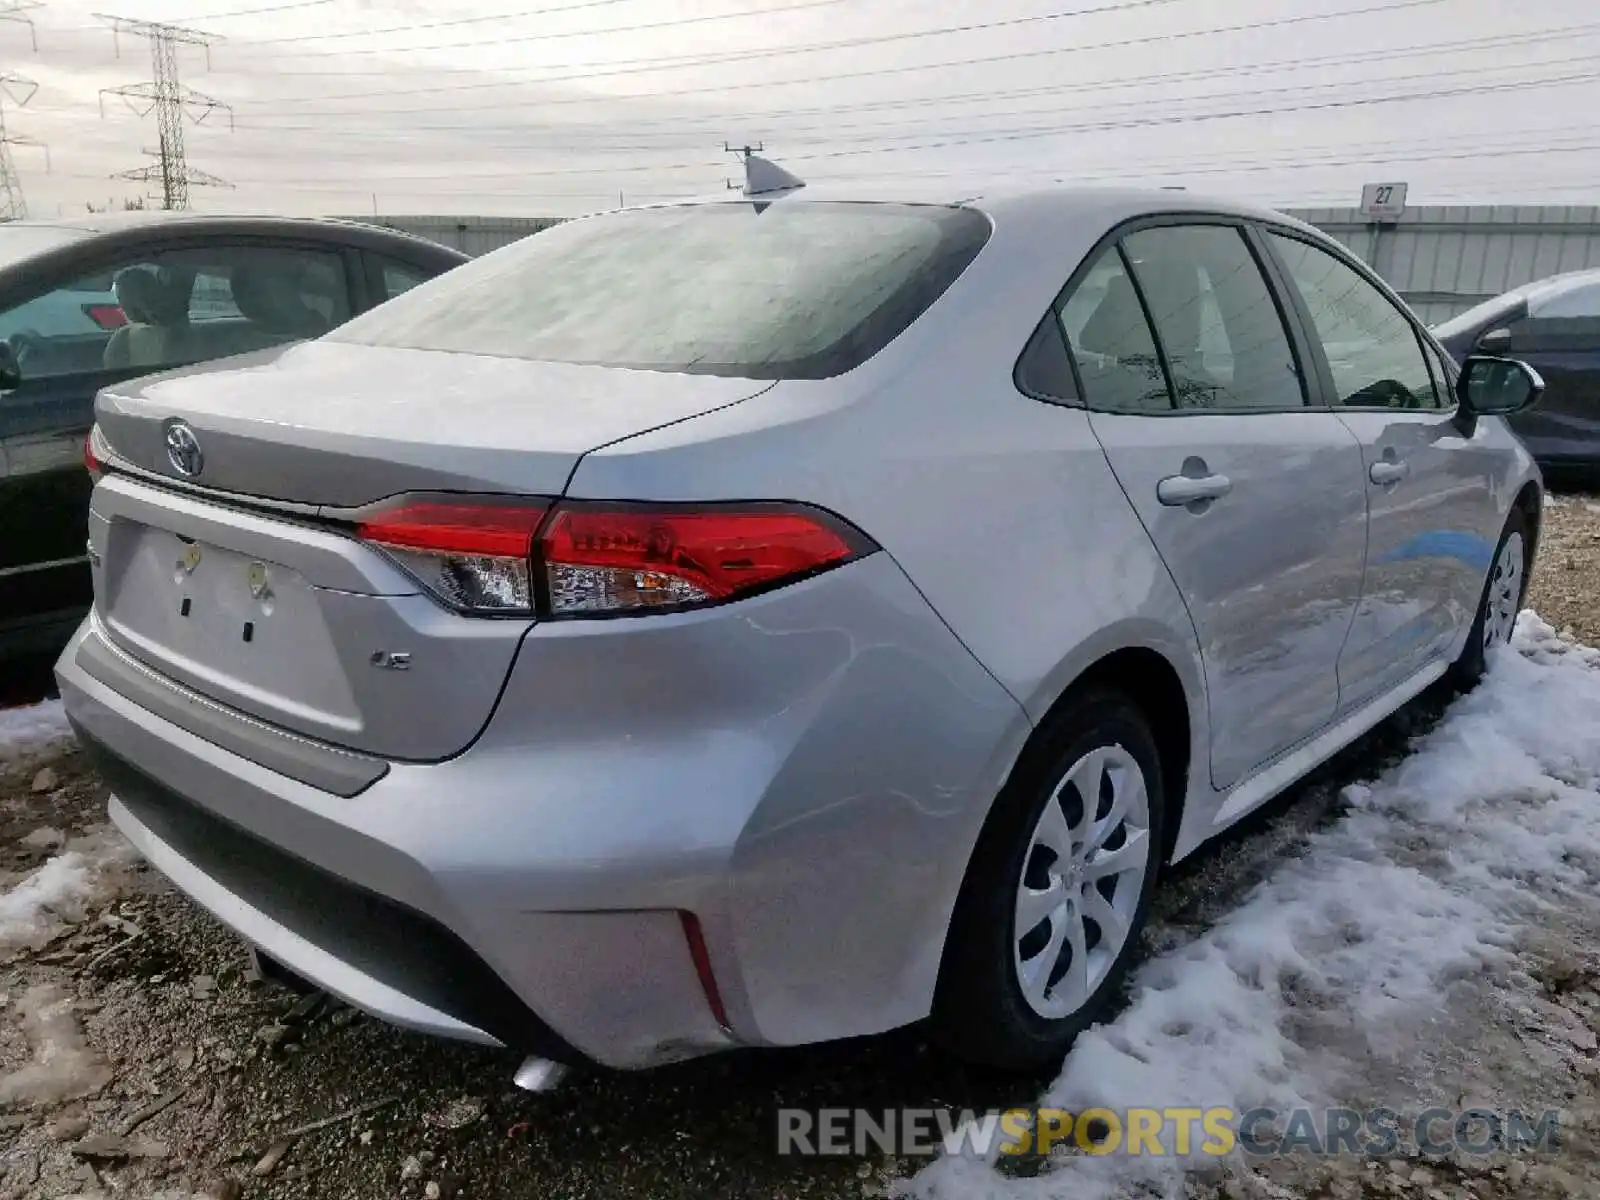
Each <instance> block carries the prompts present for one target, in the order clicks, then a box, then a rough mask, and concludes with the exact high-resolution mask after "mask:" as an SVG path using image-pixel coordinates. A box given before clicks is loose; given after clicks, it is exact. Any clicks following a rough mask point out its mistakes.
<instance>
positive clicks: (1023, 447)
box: [567, 211, 1209, 940]
mask: <svg viewBox="0 0 1600 1200" xmlns="http://www.w3.org/2000/svg"><path fill="white" fill-rule="evenodd" d="M1116 219H1117V217H1116V215H1115V213H1114V211H1108V212H1107V213H1106V214H1105V216H1104V220H1105V221H1106V222H1114V221H1115V220H1116ZM1104 228H1105V224H1103V223H1102V219H1101V218H1099V217H1097V216H1095V215H1094V214H1092V213H1091V214H1090V216H1089V218H1088V219H1087V220H1086V221H1085V222H1083V224H1082V227H1081V228H1079V227H1074V226H1065V227H1064V226H1063V225H1062V223H1061V222H1060V221H1059V220H1055V219H1053V217H1052V216H1051V214H1049V213H1048V212H1043V211H1040V212H1027V211H1025V212H1022V213H1020V214H1018V215H1017V217H1016V219H1015V220H1011V221H1009V222H1008V221H1006V220H1000V221H999V222H997V228H996V232H995V235H994V237H993V239H992V240H991V242H990V244H989V245H988V246H987V247H986V248H985V249H984V251H983V252H982V253H981V254H980V255H979V256H978V259H977V260H976V261H975V262H974V264H973V265H972V267H971V268H969V270H968V272H967V274H966V275H965V276H964V277H963V278H962V279H961V280H960V281H959V282H958V283H957V284H956V286H955V287H954V288H952V290H951V291H950V292H948V293H946V295H945V296H944V297H942V298H941V299H940V300H939V301H938V302H936V303H935V305H934V306H933V307H932V308H931V309H930V310H929V311H928V313H926V314H925V315H924V316H923V318H922V319H921V320H920V321H918V322H917V323H916V324H915V325H913V326H912V328H911V329H910V330H908V331H907V332H906V333H905V334H903V335H902V336H901V337H900V338H899V339H897V340H896V342H895V343H893V344H892V345H891V346H890V347H889V348H888V349H886V350H885V351H883V352H882V353H880V354H879V355H878V356H877V357H876V358H874V359H873V360H871V361H870V362H868V363H867V364H865V365H864V366H862V367H861V368H858V369H857V370H856V371H853V372H850V373H849V374H847V375H845V376H841V377H838V378H835V379H831V380H823V381H805V382H799V381H786V382H782V383H779V384H778V385H777V386H776V387H774V388H773V389H772V390H771V391H770V392H767V393H764V394H763V395H761V396H760V397H758V398H755V399H754V400H751V401H747V402H745V403H741V404H738V405H734V406H732V407H729V408H726V409H723V410H721V411H718V412H715V413H710V414H707V415H705V416H703V417H700V418H697V419H695V420H692V421H687V422H683V423H680V424H677V425H674V426H671V427H668V428H664V429H660V430H657V431H655V432H653V433H649V434H644V435H641V436H638V437H634V438H629V439H626V440H623V441H620V442H617V443H614V444H612V445H610V446H607V447H604V448H601V449H599V450H596V451H593V452H591V453H590V454H588V455H586V456H585V457H584V459H583V460H582V461H581V462H580V463H579V465H578V468H577V470H576V471H575V472H574V475H573V479H572V481H571V483H570V485H569V489H568V493H567V494H568V495H569V496H572V497H575V498H593V499H600V498H617V497H630V498H637V499H652V500H676V501H692V500H721V499H788V500H799V501H805V502H808V503H812V504H817V505H821V506H823V507H825V508H827V509H830V510H832V511H834V512H836V513H839V514H840V515H842V516H844V517H846V518H847V519H849V520H851V521H852V522H854V523H856V524H857V525H859V526H860V527H861V528H862V529H863V530H864V531H865V532H866V533H867V534H869V535H870V536H871V537H872V538H873V539H874V540H876V541H877V542H878V544H879V545H881V546H882V547H883V548H884V549H885V551H886V552H887V553H888V554H889V555H890V556H892V557H893V559H894V560H895V562H897V563H898V564H899V566H900V567H901V568H902V569H903V570H904V571H905V573H906V574H907V575H908V576H909V578H910V580H911V581H912V582H913V584H914V585H915V586H916V588H917V589H918V590H919V591H920V592H921V594H922V596H923V598H925V599H926V600H927V602H928V603H929V604H930V605H931V606H932V608H933V609H934V610H935V611H936V612H937V613H938V615H939V616H940V617H941V618H942V619H943V620H944V621H945V622H946V623H947V624H948V625H949V627H950V628H951V629H952V630H953V632H954V633H955V634H956V636H957V637H958V638H959V639H960V641H961V642H962V643H963V644H964V645H965V647H966V648H967V650H968V651H970V653H971V654H972V655H973V656H974V657H975V658H976V660H977V661H978V662H979V663H980V664H982V666H983V667H984V668H985V669H986V670H987V671H989V672H990V673H991V674H992V675H993V676H994V678H995V679H996V680H998V681H999V683H1000V684H1001V685H1002V686H1003V687H1004V688H1005V689H1006V691H1007V692H1009V693H1010V695H1011V696H1012V697H1014V698H1015V700H1016V701H1017V703H1018V705H1019V706H1020V707H1021V709H1022V710H1023V711H1024V712H1025V714H1026V718H1027V720H1028V721H1029V722H1037V721H1038V720H1039V719H1040V718H1041V717H1043V716H1044V714H1045V713H1047V712H1048V711H1049V709H1050V707H1051V705H1052V704H1053V703H1054V702H1055V701H1056V700H1057V699H1058V698H1059V697H1060V695H1061V694H1062V692H1063V691H1064V690H1065V689H1066V688H1067V687H1068V686H1069V685H1070V684H1071V682H1072V681H1073V680H1074V679H1076V678H1077V677H1078V676H1079V675H1080V674H1081V673H1082V672H1083V671H1084V670H1085V669H1086V668H1087V667H1089V666H1090V665H1092V664H1093V663H1094V662H1095V661H1096V660H1098V659H1099V658H1101V657H1102V656H1104V655H1106V654H1108V653H1110V652H1112V651H1114V650H1117V649H1122V648H1125V647H1147V648H1150V649H1153V650H1155V651H1157V652H1158V653H1160V654H1161V655H1162V656H1163V657H1164V658H1166V659H1167V661H1168V662H1169V663H1171V664H1172V666H1173V668H1174V670H1175V671H1176V673H1177V674H1178V677H1179V679H1180V680H1181V682H1182V685H1183V688H1184V690H1185V693H1186V695H1187V696H1188V698H1189V709H1190V713H1191V722H1190V724H1191V738H1192V745H1194V746H1198V747H1204V746H1205V745H1206V739H1207V732H1206V726H1205V717H1204V714H1205V705H1204V701H1203V696H1204V690H1203V678H1202V673H1201V668H1200V664H1199V653H1198V645H1197V643H1196V640H1195V636H1194V632H1193V628H1192V626H1191V625H1190V622H1189V619H1188V615H1187V613H1186V611H1185V610H1184V607H1183V604H1182V601H1181V599H1180V597H1179V595H1178V593H1177V591H1176V588H1175V587H1174V585H1173V583H1172V580H1171V578H1170V576H1169V575H1168V574H1167V572H1166V569H1165V567H1164V566H1163V565H1162V563H1161V561H1160V558H1159V557H1158V556H1157V554H1156V552H1155V550H1154V548H1153V547H1152V546H1151V544H1150V542H1149V539H1148V537H1147V536H1146V534H1145V533H1144V530H1143V528H1142V527H1141V526H1140V525H1139V523H1138V520H1137V517H1136V515H1135V514H1134V513H1133V511H1132V510H1131V508H1130V506H1129V505H1128V502H1127V499H1126V497H1125V496H1124V495H1123V493H1122V492H1121V490H1120V488H1119V487H1118V485H1117V483H1116V481H1115V478H1114V477H1113V476H1112V474H1111V471H1110V468H1109V466H1108V464H1107V462H1106V459H1105V455H1104V452H1103V451H1102V450H1101V448H1100V445H1099V443H1098V442H1097V441H1096V439H1095V437H1094V435H1093V432H1092V430H1091V429H1090V428H1089V424H1088V421H1087V419H1086V415H1085V413H1084V412H1083V411H1081V410H1079V409H1074V408H1068V407H1063V406H1059V405H1050V404H1045V403H1041V402H1039V401H1036V400H1033V399H1030V398H1029V397H1026V396H1024V395H1022V394H1021V393H1020V392H1018V391H1017V390H1016V388H1015V386H1014V385H1013V382H1012V367H1013V365H1014V363H1015V360H1016V357H1017V355H1018V354H1019V353H1020V352H1021V350H1022V348H1023V346H1024V345H1025V343H1026V342H1027V339H1028V337H1029V335H1030V334H1031V332H1032V330H1033V328H1034V326H1035V324H1036V323H1037V321H1038V319H1039V317H1040V316H1041V315H1042V314H1043V313H1044V312H1045V310H1046V308H1047V306H1048V305H1049V303H1050V301H1051V299H1052V298H1053V296H1054V295H1055V293H1056V292H1057V290H1059V288H1060V287H1061V285H1062V284H1063V283H1064V282H1065V281H1066V279H1067V277H1068V275H1069V274H1070V273H1071V271H1072V269H1073V267H1074V266H1076V264H1077V262H1078V260H1079V259H1080V258H1081V257H1082V255H1083V253H1085V252H1086V251H1087V249H1088V248H1089V247H1090V246H1091V245H1092V244H1093V242H1094V240H1095V239H1096V238H1097V237H1098V236H1099V234H1100V233H1101V232H1103V230H1104ZM1041 244H1042V245H1045V246H1047V247H1052V250H1051V253H1050V255H1049V257H1048V261H1041V258H1040V255H1039V253H1038V248H1039V246H1040V245H1041ZM886 701H888V702H891V703H892V702H893V698H892V697H886ZM907 708H908V711H910V705H909V703H908V705H907ZM1018 750H1020V743H1019V744H1017V745H1015V746H1011V747H1008V750H1007V758H1006V760H1005V761H1004V762H1002V763H1001V764H1000V768H999V770H998V771H996V772H994V773H993V774H992V775H991V776H990V778H989V779H988V783H987V784H986V786H984V787H983V788H975V789H974V790H973V792H972V794H971V795H970V796H968V797H966V798H965V799H964V801H963V805H962V807H961V809H960V811H958V812H955V813H951V814H949V816H948V819H947V820H946V827H947V830H948V836H947V838H946V840H945V846H946V848H947V849H946V852H945V854H946V857H945V859H944V860H943V861H941V862H939V863H937V864H932V865H933V866H934V868H935V869H934V870H933V871H931V872H930V871H928V870H926V869H925V868H919V869H918V871H917V873H916V876H915V877H914V878H913V877H911V876H907V877H906V878H904V879H901V880H898V881H897V882H898V883H899V884H902V885H904V886H903V887H899V888H897V887H896V886H894V882H892V881H891V880H889V879H887V878H886V880H885V886H884V894H885V896H886V897H889V896H895V897H897V899H898V902H899V903H904V904H914V905H917V906H919V907H922V908H924V909H925V911H926V912H927V913H928V917H927V920H928V923H929V924H928V927H929V930H930V933H929V936H937V937H939V938H940V939H941V940H942V937H943V930H944V928H945V926H946V924H947V922H948V915H949V910H950V906H951V905H952V904H953V902H954V898H955V892H956V889H957V887H958V886H959V883H960V880H961V877H962V875H963V873H964V872H965V869H966V863H967V859H968V857H969V855H970V850H971V847H972V845H973V843H974V841H975V840H976V836H977V833H978V830H979V828H980V827H981V824H982V821H983V819H984V818H985V817H986V816H987V813H988V811H989V808H990V806H991V804H992V801H993V796H994V793H995V791H996V790H997V789H998V787H999V786H1000V785H1001V783H1003V781H1004V777H1005V774H1006V773H1007V772H1008V771H1009V767H1010V763H1011V762H1012V761H1014V755H1015V753H1016V752H1017V751H1018ZM1199 753H1200V754H1201V755H1203V753H1204V751H1203V750H1201V751H1200V752H1199ZM1192 756H1193V754H1192ZM1198 761H1204V759H1203V757H1200V758H1199V759H1198ZM1202 776H1203V773H1202ZM1206 790H1207V793H1208V795H1207V799H1208V800H1209V788H1207V789H1206ZM864 852H866V853H869V854H871V855H876V856H879V859H878V861H877V862H876V863H875V864H874V865H873V866H872V867H870V868H867V869H876V870H879V871H888V870H890V868H886V867H885V866H884V864H883V863H882V861H881V848H879V847H871V848H866V849H865V850H864Z"/></svg>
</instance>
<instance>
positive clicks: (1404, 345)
mask: <svg viewBox="0 0 1600 1200" xmlns="http://www.w3.org/2000/svg"><path fill="white" fill-rule="evenodd" d="M1268 236H1269V237H1270V238H1271V240H1272V244H1273V247H1274V249H1275V250H1276V251H1277V253H1278V256H1279V257H1280V258H1281V259H1282V260H1283V263H1284V266H1285V267H1287V268H1288V271H1289V276H1290V278H1291V279H1292V280H1293V281H1294V285H1295V288H1296V289H1297V290H1298V291H1299V293H1300V296H1301V298H1302V299H1303V300H1304V301H1305V305H1306V308H1307V310H1309V312H1310V314H1311V321H1312V324H1313V325H1314V326H1315V328H1316V332H1317V337H1318V339H1319V340H1320V341H1321V342H1322V348H1323V351H1324V353H1326V355H1327V358H1328V366H1329V368H1330V369H1331V370H1332V372H1333V382H1334V388H1335V391H1336V396H1335V399H1334V403H1336V404H1338V405H1341V406H1343V407H1345V408H1438V407H1440V406H1441V400H1440V398H1439V396H1438V395H1437V394H1436V393H1435V391H1434V384H1433V375H1432V373H1431V372H1430V371H1429V370H1428V362H1427V360H1426V359H1425V358H1424V357H1423V355H1422V343H1421V340H1420V339H1419V337H1418V336H1417V331H1416V329H1415V327H1414V326H1413V325H1412V324H1411V322H1410V321H1409V320H1408V319H1407V318H1406V316H1405V314H1404V313H1402V312H1401V311H1400V309H1398V308H1397V307H1395V305H1394V303H1393V302H1392V301H1391V300H1390V299H1389V298H1388V297H1387V296H1385V295H1384V294H1383V293H1382V292H1381V291H1379V290H1378V289H1377V288H1376V287H1374V286H1373V284H1372V283H1371V282H1370V281H1369V280H1368V279H1367V278H1366V277H1365V276H1363V275H1362V274H1360V272H1358V271H1356V270H1355V269H1354V268H1353V267H1351V266H1350V265H1349V264H1348V263H1346V262H1344V261H1343V260H1342V259H1339V258H1337V257H1335V256H1334V255H1332V254H1330V253H1328V251H1326V250H1323V249H1322V248H1321V247H1318V246H1313V245H1312V244H1311V243H1309V242H1304V241H1301V240H1300V239H1298V238H1292V237H1288V236H1286V235H1283V234H1279V233H1271V234H1269V235H1268Z"/></svg>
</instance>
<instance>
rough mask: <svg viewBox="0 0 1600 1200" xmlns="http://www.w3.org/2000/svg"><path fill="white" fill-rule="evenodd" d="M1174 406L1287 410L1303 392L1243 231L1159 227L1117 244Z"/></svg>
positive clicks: (1300, 401)
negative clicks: (1140, 295) (1146, 311)
mask: <svg viewBox="0 0 1600 1200" xmlns="http://www.w3.org/2000/svg"><path fill="white" fill-rule="evenodd" d="M1122 249H1123V253H1124V254H1126V255H1127V258H1128V261H1129V262H1130V263H1131V264H1132V265H1133V273H1134V277H1135V278H1136V279H1138V281H1139V286H1140V288H1141V289H1142V290H1143V292H1144V298H1145V303H1146V304H1148V305H1149V307H1150V317H1151V320H1153V321H1154V322H1155V327H1156V335H1157V337H1159V338H1160V341H1161V348H1162V350H1163V351H1165V352H1166V357H1167V369H1168V370H1169V371H1170V372H1171V373H1172V386H1173V388H1174V390H1175V391H1176V393H1177V398H1178V407H1179V408H1197V409H1254V410H1268V411H1272V410H1276V411H1282V410H1285V409H1296V408H1300V407H1303V406H1304V404H1305V392H1304V389H1303V388H1302V386H1301V382H1300V373H1299V370H1298V368H1297V367H1296V364H1295V356H1294V351H1293V350H1292V349H1291V348H1290V346H1289V335H1288V333H1287V332H1286V331H1285V329H1284V327H1283V319H1282V318H1281V317H1280V316H1279V315H1278V306H1277V304H1276V303H1275V302H1274V301H1273V298H1272V293H1271V291H1269V290H1268V288H1267V281H1266V279H1265V278H1263V276H1262V274H1261V269H1260V268H1259V267H1258V266H1257V265H1256V260H1255V256H1254V255H1253V254H1252V253H1251V252H1250V247H1249V245H1248V244H1246V242H1245V240H1244V235H1243V233H1242V232H1241V231H1240V230H1239V229H1237V228H1236V227H1234V226H1230V225H1162V226H1157V227H1155V228H1152V229H1142V230H1140V231H1139V232H1137V233H1131V234H1129V235H1128V237H1127V238H1126V239H1125V240H1124V241H1123V243H1122Z"/></svg>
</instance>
